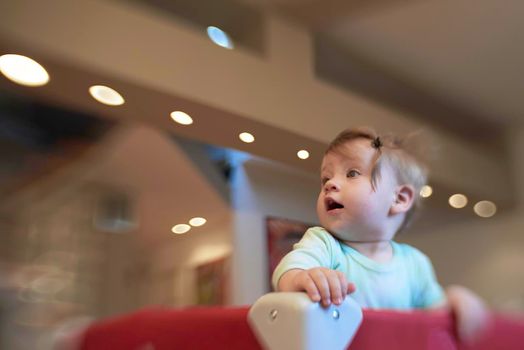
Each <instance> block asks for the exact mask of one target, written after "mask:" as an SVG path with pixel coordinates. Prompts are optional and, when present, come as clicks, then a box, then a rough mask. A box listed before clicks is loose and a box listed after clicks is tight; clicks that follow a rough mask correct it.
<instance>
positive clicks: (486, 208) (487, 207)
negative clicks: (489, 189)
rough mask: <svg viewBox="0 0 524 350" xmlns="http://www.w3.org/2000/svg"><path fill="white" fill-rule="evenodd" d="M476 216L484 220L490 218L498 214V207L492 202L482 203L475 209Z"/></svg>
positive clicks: (476, 205)
mask: <svg viewBox="0 0 524 350" xmlns="http://www.w3.org/2000/svg"><path fill="white" fill-rule="evenodd" d="M473 211H474V212H475V214H477V215H478V216H480V217H482V218H489V217H492V216H493V215H495V213H496V212H497V206H496V205H495V203H493V202H491V201H480V202H478V203H477V204H475V206H474V207H473Z"/></svg>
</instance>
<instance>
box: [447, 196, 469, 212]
mask: <svg viewBox="0 0 524 350" xmlns="http://www.w3.org/2000/svg"><path fill="white" fill-rule="evenodd" d="M448 202H449V205H451V206H452V207H453V208H456V209H460V208H464V207H465V206H466V205H467V204H468V198H467V197H466V196H465V195H463V194H460V193H457V194H454V195H452V196H451V197H449V201H448Z"/></svg>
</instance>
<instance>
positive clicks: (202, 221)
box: [189, 217, 207, 227]
mask: <svg viewBox="0 0 524 350" xmlns="http://www.w3.org/2000/svg"><path fill="white" fill-rule="evenodd" d="M206 222H207V220H206V219H204V218H201V217H196V218H192V219H191V220H189V224H190V225H191V226H194V227H199V226H202V225H204V224H205V223H206Z"/></svg>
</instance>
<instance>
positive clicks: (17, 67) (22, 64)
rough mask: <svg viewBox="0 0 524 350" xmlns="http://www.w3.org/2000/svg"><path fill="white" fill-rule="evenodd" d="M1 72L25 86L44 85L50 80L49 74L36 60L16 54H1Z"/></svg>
mask: <svg viewBox="0 0 524 350" xmlns="http://www.w3.org/2000/svg"><path fill="white" fill-rule="evenodd" d="M0 72H2V74H3V75H5V76H6V77H7V78H8V79H9V80H11V81H13V82H15V83H17V84H20V85H25V86H32V87H37V86H42V85H45V84H47V83H48V82H49V74H48V73H47V71H46V70H45V68H44V67H42V65H40V63H38V62H36V61H35V60H33V59H31V58H29V57H26V56H22V55H15V54H7V55H2V56H0Z"/></svg>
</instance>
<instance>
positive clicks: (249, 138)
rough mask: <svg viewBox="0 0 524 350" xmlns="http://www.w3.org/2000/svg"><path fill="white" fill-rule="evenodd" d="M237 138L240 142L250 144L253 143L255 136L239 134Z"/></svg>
mask: <svg viewBox="0 0 524 350" xmlns="http://www.w3.org/2000/svg"><path fill="white" fill-rule="evenodd" d="M238 138H240V140H242V141H244V142H245V143H252V142H254V141H255V136H253V135H251V134H250V133H248V132H243V133H241V134H240V135H238Z"/></svg>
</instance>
